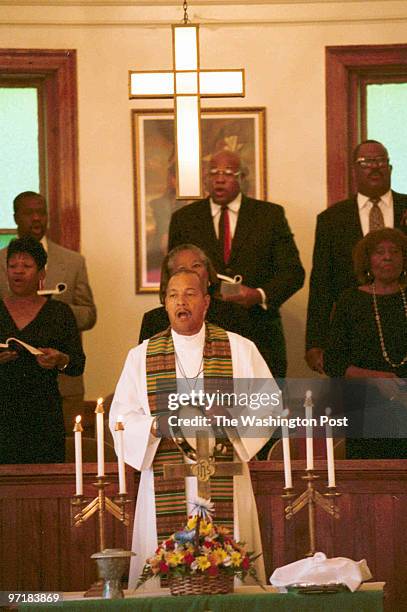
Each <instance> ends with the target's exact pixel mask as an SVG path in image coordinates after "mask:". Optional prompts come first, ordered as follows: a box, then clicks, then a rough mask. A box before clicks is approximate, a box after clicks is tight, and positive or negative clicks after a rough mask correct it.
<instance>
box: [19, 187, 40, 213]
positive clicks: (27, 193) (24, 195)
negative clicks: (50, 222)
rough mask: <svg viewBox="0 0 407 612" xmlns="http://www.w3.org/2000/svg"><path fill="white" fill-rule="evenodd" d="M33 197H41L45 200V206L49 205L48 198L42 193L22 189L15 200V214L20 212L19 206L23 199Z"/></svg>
mask: <svg viewBox="0 0 407 612" xmlns="http://www.w3.org/2000/svg"><path fill="white" fill-rule="evenodd" d="M32 197H36V198H39V199H40V200H42V201H43V202H44V204H45V206H46V205H47V200H46V199H45V197H44V196H43V195H41V194H40V193H37V192H36V191H22V192H21V193H19V194H18V195H17V196H16V197H15V198H14V200H13V209H14V214H15V213H16V212H18V207H19V206H20V204H21V202H22V201H23V200H25V199H26V198H32Z"/></svg>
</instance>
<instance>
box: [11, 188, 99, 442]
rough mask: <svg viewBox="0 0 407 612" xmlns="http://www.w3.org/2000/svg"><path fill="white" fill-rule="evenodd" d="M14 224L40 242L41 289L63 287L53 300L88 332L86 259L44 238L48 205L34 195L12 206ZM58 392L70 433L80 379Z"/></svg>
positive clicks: (92, 319) (90, 306) (91, 310)
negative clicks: (43, 252) (43, 258)
mask: <svg viewBox="0 0 407 612" xmlns="http://www.w3.org/2000/svg"><path fill="white" fill-rule="evenodd" d="M13 205H14V220H15V222H16V224H17V233H18V235H19V237H22V236H27V235H29V236H32V237H33V238H36V239H37V240H39V241H40V242H41V244H42V245H43V247H44V248H45V250H46V251H47V253H48V263H47V268H46V278H45V283H44V289H54V288H55V286H56V285H57V284H58V283H65V284H66V290H65V291H64V292H63V293H61V294H59V295H55V296H53V298H52V299H57V300H61V301H62V302H65V303H66V304H68V305H69V306H70V307H71V308H72V312H73V314H74V316H75V319H76V323H77V325H78V329H79V331H85V330H87V329H91V328H92V327H93V326H94V325H95V323H96V306H95V304H94V301H93V295H92V290H91V288H90V286H89V281H88V274H87V271H86V263H85V259H84V257H83V256H82V255H80V254H79V253H77V252H76V251H71V250H70V249H66V248H64V247H62V246H60V245H58V244H55V242H52V241H51V240H50V239H49V238H47V237H46V231H47V225H48V212H47V203H46V200H45V198H44V196H42V195H40V194H39V193H35V192H34V191H24V192H23V193H20V194H19V195H18V196H17V197H16V198H15V199H14V202H13ZM6 256H7V248H5V249H1V250H0V298H3V297H4V296H5V295H7V293H8V291H9V290H8V283H7V274H6V263H7V261H6ZM59 389H60V392H61V395H62V397H63V405H64V419H65V428H66V431H67V433H71V431H72V428H73V419H74V416H75V415H76V414H78V409H79V408H80V405H81V402H82V401H83V395H84V387H83V379H82V376H75V377H72V376H64V375H63V374H60V376H59Z"/></svg>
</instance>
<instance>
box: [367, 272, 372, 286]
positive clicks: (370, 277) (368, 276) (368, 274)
mask: <svg viewBox="0 0 407 612" xmlns="http://www.w3.org/2000/svg"><path fill="white" fill-rule="evenodd" d="M366 278H367V280H368V281H369V283H372V282H373V275H372V273H371V271H370V270H368V271H367V272H366Z"/></svg>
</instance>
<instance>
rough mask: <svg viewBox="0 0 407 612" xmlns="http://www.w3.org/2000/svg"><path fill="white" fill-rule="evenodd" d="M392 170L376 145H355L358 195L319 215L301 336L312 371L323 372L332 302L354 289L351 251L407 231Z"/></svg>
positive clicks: (405, 206) (405, 198)
mask: <svg viewBox="0 0 407 612" xmlns="http://www.w3.org/2000/svg"><path fill="white" fill-rule="evenodd" d="M391 169H392V167H391V165H390V163H389V155H388V152H387V149H386V148H385V147H384V146H383V145H382V144H381V143H380V142H377V141H376V140H366V141H364V142H362V143H360V144H359V145H358V146H357V147H356V149H355V150H354V152H353V170H354V173H355V180H356V186H357V190H358V191H357V194H356V195H355V196H354V197H353V198H351V199H350V200H344V201H342V202H337V203H336V204H334V205H333V206H331V207H330V208H327V210H324V211H323V212H322V213H320V214H319V215H318V218H317V227H316V232H315V245H314V255H313V264H312V272H311V278H310V291H309V300H308V314H307V332H306V361H307V363H308V365H309V367H310V368H311V369H312V370H315V371H316V372H320V373H322V372H323V370H324V363H323V351H324V348H325V343H326V340H327V335H328V329H329V324H330V319H331V316H332V313H333V309H334V306H335V303H336V301H337V299H338V297H339V295H340V293H341V292H342V291H343V290H344V289H347V288H348V287H352V286H356V285H357V281H356V278H355V275H354V272H353V262H352V250H353V247H354V246H355V244H356V243H357V242H358V240H360V239H361V238H363V236H364V235H366V234H367V233H368V232H369V231H372V230H374V229H378V228H379V227H380V226H385V227H396V228H400V229H403V230H404V231H405V232H406V231H407V195H404V194H400V193H396V192H394V191H391V190H390V177H391Z"/></svg>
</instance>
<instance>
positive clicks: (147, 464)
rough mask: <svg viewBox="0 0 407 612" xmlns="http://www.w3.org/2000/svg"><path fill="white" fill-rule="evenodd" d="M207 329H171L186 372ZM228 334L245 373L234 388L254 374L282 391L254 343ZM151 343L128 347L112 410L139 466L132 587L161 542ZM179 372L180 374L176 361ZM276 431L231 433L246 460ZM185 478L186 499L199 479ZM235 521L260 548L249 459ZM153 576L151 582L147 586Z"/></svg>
mask: <svg viewBox="0 0 407 612" xmlns="http://www.w3.org/2000/svg"><path fill="white" fill-rule="evenodd" d="M204 329H205V328H204V326H203V327H202V329H201V331H200V332H199V333H198V334H197V335H195V336H180V335H178V334H176V333H175V332H174V331H173V332H172V336H173V341H174V348H175V351H176V353H177V355H178V360H179V361H181V363H182V367H183V369H184V371H185V374H186V375H187V376H191V377H194V376H196V374H197V372H198V370H199V366H200V362H201V359H202V351H203V346H204V339H205V331H204ZM227 334H228V338H229V342H230V347H231V354H232V364H233V377H234V379H242V380H241V381H240V383H239V382H236V380H235V391H236V387H237V386H239V385H241V386H243V385H244V386H245V388H246V390H247V387H248V383H247V381H249V384H250V381H253V379H257V380H258V379H263V384H262V388H263V389H264V390H267V392H268V393H270V392H274V393H275V394H277V393H278V392H279V390H278V387H277V384H276V383H275V381H274V379H273V378H272V376H271V374H270V371H269V369H268V367H267V365H266V363H265V361H264V359H263V357H262V356H261V355H260V353H259V351H258V350H257V348H256V346H255V345H254V343H253V342H251V341H250V340H248V339H246V338H243V337H242V336H239V335H238V334H234V333H231V332H227ZM147 344H148V340H145V341H144V342H143V343H142V344H141V345H139V346H137V347H136V348H134V349H132V350H131V351H130V352H129V354H128V356H127V360H126V363H125V365H124V369H123V371H122V374H121V376H120V379H119V382H118V384H117V387H116V391H115V395H114V398H113V402H112V406H111V409H110V415H109V422H110V428H111V430H112V434H113V437H115V431H114V426H115V423H116V421H117V417H118V416H119V415H121V416H122V419H123V421H124V427H125V430H124V460H125V462H126V463H128V464H129V465H131V466H132V467H134V468H136V469H137V470H140V471H141V477H140V486H139V490H138V495H137V505H136V513H135V520H134V531H133V545H132V550H133V552H135V553H136V555H137V556H135V557H132V559H131V564H130V576H129V587H130V588H134V586H135V584H136V582H137V579H138V577H139V576H140V574H141V570H142V568H143V565H144V563H145V560H146V559H147V558H148V557H150V556H152V555H153V554H154V552H155V550H156V548H157V545H158V541H157V529H156V521H155V515H156V514H155V495H154V475H153V468H152V463H153V459H154V456H155V453H156V451H157V448H158V445H159V439H157V438H155V437H154V436H152V434H151V433H150V429H151V424H152V421H153V417H152V416H151V414H150V408H149V405H148V398H147V387H146V352H147ZM200 376H202V374H201V375H200ZM177 377H180V378H181V373H180V372H179V366H178V365H177ZM253 385H254V383H253ZM254 386H255V387H256V391H258V386H259V385H254ZM249 390H250V389H249ZM260 412H261V410H260V411H256V416H264V415H261V414H259V413H260ZM276 412H277V410H276ZM270 413H271V411H270V408H267V414H270ZM248 430H250V432H251V435H253V427H252V428H246V431H248ZM273 431H274V428H273V427H269V428H268V429H267V430H266V429H265V428H262V429H261V433H262V437H261V438H260V437H259V438H254V437H250V438H247V437H246V438H244V437H243V435H244V431H243V430H241V431H240V432H238V434H236V431H235V432H234V435H233V437H232V434H230V437H231V438H232V442H233V445H234V449H235V452H236V454H237V457H238V459H240V460H241V461H242V462H247V461H249V460H250V459H251V458H252V457H253V456H254V455H255V454H256V452H257V451H258V450H260V449H261V448H262V446H263V445H264V444H265V443H266V442H267V440H268V439H269V438H270V436H271V435H272V433H273ZM239 433H240V435H239ZM228 435H229V432H228ZM186 480H188V481H189V482H188V483H186V485H187V486H186V493H187V500H188V499H189V500H191V499H192V498H194V497H196V479H195V478H194V477H189V478H188V479H186ZM239 519H241V520H239ZM215 521H216V515H215ZM234 521H235V525H234V527H235V534H234V536H235V538H237V539H240V540H241V541H244V542H246V544H247V546H248V550H252V551H254V552H256V553H259V552H261V549H262V548H261V537H260V530H259V524H258V517H257V508H256V502H255V499H254V494H253V489H252V485H251V479H250V473H249V468H248V466H247V464H246V463H243V474H242V475H241V476H235V477H234ZM257 567H258V574H259V578H260V580H261V581H262V582H265V574H264V563H263V562H262V557H261V558H260V564H258V566H257ZM150 582H151V581H149V582H147V584H146V586H147V588H148V585H149V583H150Z"/></svg>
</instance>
